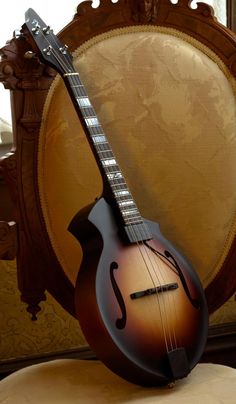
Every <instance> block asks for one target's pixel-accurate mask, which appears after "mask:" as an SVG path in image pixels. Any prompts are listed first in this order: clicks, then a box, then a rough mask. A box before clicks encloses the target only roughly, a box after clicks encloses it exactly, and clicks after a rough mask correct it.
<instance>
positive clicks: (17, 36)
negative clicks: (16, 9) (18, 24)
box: [13, 29, 23, 39]
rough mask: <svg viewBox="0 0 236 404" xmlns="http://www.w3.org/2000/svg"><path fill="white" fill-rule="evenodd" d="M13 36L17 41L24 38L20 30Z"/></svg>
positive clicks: (16, 30)
mask: <svg viewBox="0 0 236 404" xmlns="http://www.w3.org/2000/svg"><path fill="white" fill-rule="evenodd" d="M13 36H14V38H16V39H19V38H21V37H22V36H23V34H22V33H21V32H20V30H19V29H15V31H14V32H13Z"/></svg>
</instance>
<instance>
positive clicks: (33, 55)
mask: <svg viewBox="0 0 236 404" xmlns="http://www.w3.org/2000/svg"><path fill="white" fill-rule="evenodd" d="M24 57H25V58H26V59H33V58H35V57H36V54H35V53H34V52H32V51H27V52H25V54H24Z"/></svg>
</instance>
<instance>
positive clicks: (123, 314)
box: [110, 261, 127, 330]
mask: <svg viewBox="0 0 236 404" xmlns="http://www.w3.org/2000/svg"><path fill="white" fill-rule="evenodd" d="M118 268H119V266H118V264H117V262H114V261H113V262H112V263H111V265H110V277H111V284H112V287H113V290H114V293H115V296H116V299H117V302H118V304H119V306H120V310H121V317H120V318H117V320H116V327H117V328H118V330H123V328H125V325H126V320H127V314H126V307H125V302H124V299H123V296H122V294H121V291H120V289H119V287H118V285H117V283H116V280H115V276H114V271H115V270H117V269H118Z"/></svg>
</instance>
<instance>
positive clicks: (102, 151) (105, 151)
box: [97, 143, 113, 158]
mask: <svg viewBox="0 0 236 404" xmlns="http://www.w3.org/2000/svg"><path fill="white" fill-rule="evenodd" d="M102 146H103V147H102ZM97 152H98V153H99V155H100V157H101V158H106V157H113V153H112V151H111V149H105V145H104V143H102V144H101V145H100V144H99V148H98V150H97Z"/></svg>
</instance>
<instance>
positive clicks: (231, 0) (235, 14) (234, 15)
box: [227, 0, 236, 32]
mask: <svg viewBox="0 0 236 404" xmlns="http://www.w3.org/2000/svg"><path fill="white" fill-rule="evenodd" d="M227 27H229V28H230V29H232V31H234V32H236V4H235V0H227Z"/></svg>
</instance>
